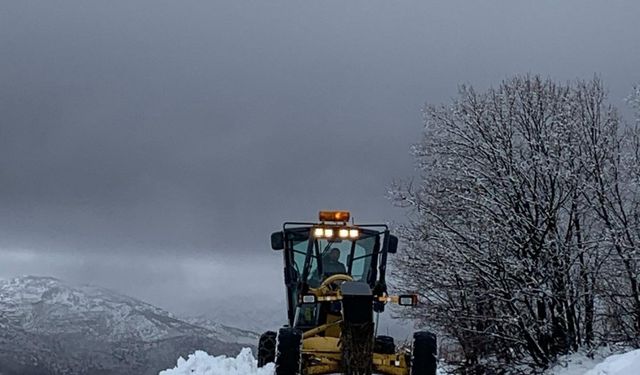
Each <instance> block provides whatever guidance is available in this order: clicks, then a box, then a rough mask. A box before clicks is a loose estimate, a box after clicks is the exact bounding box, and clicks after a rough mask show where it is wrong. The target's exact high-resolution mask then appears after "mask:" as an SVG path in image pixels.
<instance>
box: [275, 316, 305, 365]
mask: <svg viewBox="0 0 640 375" xmlns="http://www.w3.org/2000/svg"><path fill="white" fill-rule="evenodd" d="M275 361H276V375H298V374H300V373H301V362H302V331H300V330H299V329H295V328H289V327H286V328H280V331H278V338H277V343H276V360H275Z"/></svg>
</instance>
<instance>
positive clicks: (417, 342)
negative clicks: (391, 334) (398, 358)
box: [411, 331, 438, 375]
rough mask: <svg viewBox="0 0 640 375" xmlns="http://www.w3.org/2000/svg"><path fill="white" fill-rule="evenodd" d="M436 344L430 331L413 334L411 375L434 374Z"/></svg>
mask: <svg viewBox="0 0 640 375" xmlns="http://www.w3.org/2000/svg"><path fill="white" fill-rule="evenodd" d="M437 353H438V344H437V341H436V335H435V334H433V333H431V332H426V331H424V332H416V333H414V334H413V351H412V353H411V375H436V369H437Z"/></svg>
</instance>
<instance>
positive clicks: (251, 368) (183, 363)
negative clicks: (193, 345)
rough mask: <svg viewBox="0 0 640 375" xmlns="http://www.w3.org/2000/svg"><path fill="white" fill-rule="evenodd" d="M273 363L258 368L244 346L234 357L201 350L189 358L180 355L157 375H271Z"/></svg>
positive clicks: (249, 350) (249, 351) (248, 350)
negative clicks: (172, 364) (215, 355)
mask: <svg viewBox="0 0 640 375" xmlns="http://www.w3.org/2000/svg"><path fill="white" fill-rule="evenodd" d="M273 373H274V364H273V363H269V364H267V365H266V366H264V367H262V368H258V361H257V360H256V359H254V358H253V355H252V354H251V349H249V348H244V349H242V351H240V354H238V356H237V357H236V358H227V357H226V356H224V355H221V356H218V357H214V356H211V355H209V354H207V353H206V352H203V351H196V352H195V353H193V354H189V359H187V360H185V359H184V358H182V357H180V358H179V359H178V364H177V366H176V367H174V368H173V369H170V370H164V371H160V374H159V375H273Z"/></svg>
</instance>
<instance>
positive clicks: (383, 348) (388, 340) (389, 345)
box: [373, 336, 396, 354]
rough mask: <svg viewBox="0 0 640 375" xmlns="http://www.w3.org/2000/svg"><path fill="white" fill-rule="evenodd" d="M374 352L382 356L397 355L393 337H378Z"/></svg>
mask: <svg viewBox="0 0 640 375" xmlns="http://www.w3.org/2000/svg"><path fill="white" fill-rule="evenodd" d="M373 352H374V353H380V354H395V352H396V344H395V342H394V341H393V337H391V336H378V337H376V341H375V343H374V344H373Z"/></svg>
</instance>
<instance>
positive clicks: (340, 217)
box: [319, 211, 351, 223]
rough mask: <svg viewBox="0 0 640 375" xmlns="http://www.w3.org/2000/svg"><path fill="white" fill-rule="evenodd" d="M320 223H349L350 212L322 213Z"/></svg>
mask: <svg viewBox="0 0 640 375" xmlns="http://www.w3.org/2000/svg"><path fill="white" fill-rule="evenodd" d="M319 216H320V221H341V222H343V223H346V222H347V221H349V217H350V216H351V215H350V214H349V211H320V215H319Z"/></svg>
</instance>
